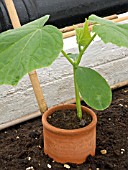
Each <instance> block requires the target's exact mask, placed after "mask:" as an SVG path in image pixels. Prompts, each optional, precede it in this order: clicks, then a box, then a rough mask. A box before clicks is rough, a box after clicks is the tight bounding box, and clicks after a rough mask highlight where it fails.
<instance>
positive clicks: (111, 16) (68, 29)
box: [60, 14, 118, 33]
mask: <svg viewBox="0 0 128 170" xmlns="http://www.w3.org/2000/svg"><path fill="white" fill-rule="evenodd" d="M117 18H118V16H117V15H116V14H114V15H110V16H107V17H104V19H108V20H113V19H117ZM83 25H84V23H79V24H75V25H74V26H75V27H83ZM74 26H68V27H64V28H61V29H60V31H61V32H62V33H66V32H69V31H73V30H74Z"/></svg>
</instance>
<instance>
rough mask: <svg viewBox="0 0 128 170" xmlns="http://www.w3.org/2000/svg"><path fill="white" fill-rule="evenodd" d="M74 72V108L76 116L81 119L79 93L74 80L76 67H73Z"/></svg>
mask: <svg viewBox="0 0 128 170" xmlns="http://www.w3.org/2000/svg"><path fill="white" fill-rule="evenodd" d="M73 73H74V87H75V97H76V108H77V116H78V118H79V119H80V120H81V119H82V110H81V102H80V95H79V90H78V86H77V82H76V67H75V66H74V67H73Z"/></svg>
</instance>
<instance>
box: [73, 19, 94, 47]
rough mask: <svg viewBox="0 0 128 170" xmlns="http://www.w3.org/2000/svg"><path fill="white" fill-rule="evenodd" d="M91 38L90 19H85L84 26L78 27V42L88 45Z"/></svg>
mask: <svg viewBox="0 0 128 170" xmlns="http://www.w3.org/2000/svg"><path fill="white" fill-rule="evenodd" d="M90 39H91V35H90V31H89V28H88V20H86V21H85V23H84V27H83V28H76V40H77V44H79V45H81V46H86V45H87V44H88V43H89V41H90Z"/></svg>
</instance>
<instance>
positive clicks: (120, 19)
mask: <svg viewBox="0 0 128 170" xmlns="http://www.w3.org/2000/svg"><path fill="white" fill-rule="evenodd" d="M125 20H128V16H125V17H121V18H117V19H112V20H111V21H113V22H121V21H125ZM89 29H90V31H91V30H92V25H89ZM75 34H76V32H75V30H73V31H69V32H65V33H63V38H64V39H65V38H69V37H72V36H75Z"/></svg>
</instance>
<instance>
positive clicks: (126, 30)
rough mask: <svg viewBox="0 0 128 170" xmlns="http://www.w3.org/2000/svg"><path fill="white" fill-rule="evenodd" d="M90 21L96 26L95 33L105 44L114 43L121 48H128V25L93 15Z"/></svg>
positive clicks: (94, 27)
mask: <svg viewBox="0 0 128 170" xmlns="http://www.w3.org/2000/svg"><path fill="white" fill-rule="evenodd" d="M89 21H90V22H91V23H94V24H96V25H94V26H93V32H95V33H96V34H97V35H98V36H99V37H100V38H101V39H102V41H103V42H104V43H109V42H111V43H113V44H115V45H117V46H119V47H128V24H118V23H114V22H112V21H108V20H105V19H103V18H100V17H97V16H96V15H91V16H90V17H89Z"/></svg>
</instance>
